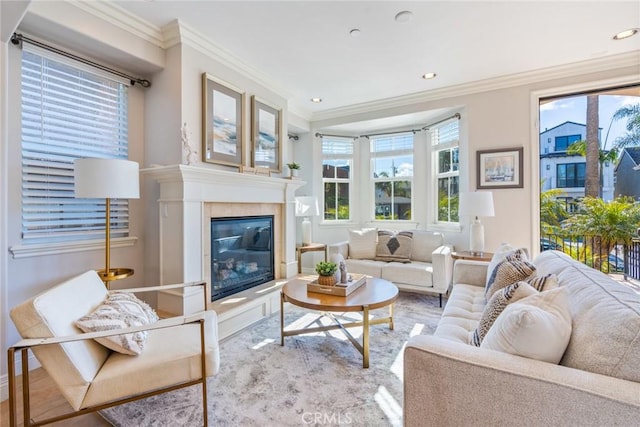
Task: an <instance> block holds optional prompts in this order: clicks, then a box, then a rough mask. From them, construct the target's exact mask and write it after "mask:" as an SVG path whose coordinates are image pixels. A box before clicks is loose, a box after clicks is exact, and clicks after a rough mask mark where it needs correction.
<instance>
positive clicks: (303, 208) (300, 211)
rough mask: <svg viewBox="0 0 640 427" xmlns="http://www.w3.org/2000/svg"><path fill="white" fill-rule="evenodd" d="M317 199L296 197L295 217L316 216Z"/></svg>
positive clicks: (317, 213)
mask: <svg viewBox="0 0 640 427" xmlns="http://www.w3.org/2000/svg"><path fill="white" fill-rule="evenodd" d="M318 215H320V209H319V208H318V198H317V197H313V196H301V197H296V216H318Z"/></svg>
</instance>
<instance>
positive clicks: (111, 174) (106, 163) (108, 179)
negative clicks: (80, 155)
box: [74, 159, 140, 199]
mask: <svg viewBox="0 0 640 427" xmlns="http://www.w3.org/2000/svg"><path fill="white" fill-rule="evenodd" d="M139 175H140V174H139V172H138V163H136V162H132V161H130V160H122V159H76V160H75V162H74V184H75V197H77V198H101V199H107V198H108V199H137V198H139V197H140V179H139Z"/></svg>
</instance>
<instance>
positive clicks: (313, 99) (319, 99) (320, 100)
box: [311, 98, 322, 104]
mask: <svg viewBox="0 0 640 427" xmlns="http://www.w3.org/2000/svg"><path fill="white" fill-rule="evenodd" d="M311 102H315V103H316V104H319V103H321V102H322V98H311Z"/></svg>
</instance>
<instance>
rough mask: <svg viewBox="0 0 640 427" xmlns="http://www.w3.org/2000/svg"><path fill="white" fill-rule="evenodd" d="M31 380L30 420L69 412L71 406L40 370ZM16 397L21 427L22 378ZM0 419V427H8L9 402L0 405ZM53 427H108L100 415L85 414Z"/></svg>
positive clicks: (19, 379)
mask: <svg viewBox="0 0 640 427" xmlns="http://www.w3.org/2000/svg"><path fill="white" fill-rule="evenodd" d="M29 378H30V379H31V385H30V388H31V397H30V399H31V418H32V419H36V420H38V419H42V418H45V417H52V416H55V415H62V414H64V413H67V412H70V411H71V406H69V404H68V403H67V401H66V400H65V398H64V397H63V396H62V394H61V393H60V391H59V390H58V387H56V385H55V384H54V382H53V380H52V379H51V377H49V375H48V374H47V373H46V372H45V371H44V369H42V368H38V369H35V370H33V371H31V373H30V374H29ZM17 381H18V393H17V394H18V396H17V409H18V411H17V413H18V416H17V418H18V425H19V426H22V425H23V423H22V387H21V385H20V384H21V381H22V377H18V379H17ZM0 409H1V412H2V417H1V418H0V425H2V426H7V427H8V426H9V400H8V399H7V400H5V401H3V402H2V404H1V405H0ZM51 425H53V426H64V427H100V426H110V425H111V424H109V423H108V422H106V421H105V420H104V419H103V418H102V417H101V416H100V415H98V414H95V413H94V414H87V415H82V416H80V417H76V418H71V419H70V420H66V421H61V422H58V423H54V424H51Z"/></svg>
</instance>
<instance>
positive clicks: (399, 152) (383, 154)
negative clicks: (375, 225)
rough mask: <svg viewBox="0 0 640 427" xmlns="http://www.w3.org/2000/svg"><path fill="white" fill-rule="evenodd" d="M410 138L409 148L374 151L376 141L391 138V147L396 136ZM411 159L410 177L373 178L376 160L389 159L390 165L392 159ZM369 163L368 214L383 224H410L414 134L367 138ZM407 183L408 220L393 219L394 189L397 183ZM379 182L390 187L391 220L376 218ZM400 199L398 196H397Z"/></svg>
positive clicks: (412, 204) (405, 133)
mask: <svg viewBox="0 0 640 427" xmlns="http://www.w3.org/2000/svg"><path fill="white" fill-rule="evenodd" d="M409 135H410V136H411V148H398V149H393V148H391V149H389V150H380V151H375V144H376V141H377V140H384V139H387V138H392V141H390V143H391V145H393V138H396V137H398V136H400V137H402V138H404V137H406V136H409ZM408 156H410V157H411V175H410V176H397V175H395V173H393V176H389V177H385V176H381V177H375V176H374V175H375V173H376V171H375V162H376V160H377V159H391V161H392V163H393V159H397V158H403V157H408ZM369 161H370V165H371V167H370V171H371V174H370V182H371V186H370V194H371V200H372V206H371V210H370V214H371V216H372V219H373V221H380V222H383V223H389V222H390V221H395V222H411V221H414V205H415V203H414V193H415V192H414V173H413V167H414V165H415V133H414V132H400V133H394V134H387V135H379V136H371V137H370V138H369ZM405 181H408V182H409V186H410V192H411V197H410V199H411V200H410V203H409V213H410V218H394V215H395V213H394V212H395V208H394V207H395V206H396V203H395V199H396V196H395V194H394V193H395V187H396V183H398V182H405ZM381 182H389V183H390V185H391V195H390V205H391V209H390V211H391V212H392V215H391V218H378V217H377V215H378V214H377V212H376V209H377V202H376V184H377V183H381ZM398 197H400V196H398Z"/></svg>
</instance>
